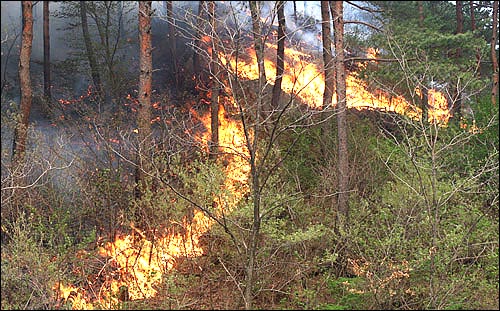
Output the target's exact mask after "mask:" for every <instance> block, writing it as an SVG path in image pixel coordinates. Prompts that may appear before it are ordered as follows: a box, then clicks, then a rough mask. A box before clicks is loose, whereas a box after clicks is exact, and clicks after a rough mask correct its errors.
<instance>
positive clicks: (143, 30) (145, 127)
mask: <svg viewBox="0 0 500 311" xmlns="http://www.w3.org/2000/svg"><path fill="white" fill-rule="evenodd" d="M151 3H152V1H139V44H140V53H139V68H140V73H139V109H138V113H137V129H138V131H139V132H138V139H139V143H138V144H139V146H138V155H137V157H138V160H137V169H136V182H137V185H136V186H137V187H140V186H142V189H140V188H139V189H137V188H136V196H137V197H139V198H140V197H141V194H142V192H143V191H144V190H145V187H146V181H145V174H144V171H146V172H147V171H148V169H149V162H148V161H150V160H149V157H148V154H147V150H148V146H150V139H151V134H152V133H151V84H152V75H153V65H152V55H151V14H152V11H151Z"/></svg>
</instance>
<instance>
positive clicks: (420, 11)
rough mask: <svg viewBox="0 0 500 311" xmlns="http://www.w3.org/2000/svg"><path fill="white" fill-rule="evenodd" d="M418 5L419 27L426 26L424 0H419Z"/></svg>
mask: <svg viewBox="0 0 500 311" xmlns="http://www.w3.org/2000/svg"><path fill="white" fill-rule="evenodd" d="M417 5H418V27H420V28H422V27H424V5H423V1H417Z"/></svg>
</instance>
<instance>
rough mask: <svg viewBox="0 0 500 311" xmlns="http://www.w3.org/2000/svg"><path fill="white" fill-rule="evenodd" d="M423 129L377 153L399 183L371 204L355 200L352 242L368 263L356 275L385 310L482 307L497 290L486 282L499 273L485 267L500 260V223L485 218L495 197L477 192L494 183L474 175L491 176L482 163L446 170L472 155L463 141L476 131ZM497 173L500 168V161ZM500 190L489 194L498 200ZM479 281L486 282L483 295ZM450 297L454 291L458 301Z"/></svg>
mask: <svg viewBox="0 0 500 311" xmlns="http://www.w3.org/2000/svg"><path fill="white" fill-rule="evenodd" d="M421 130H422V131H423V132H421V134H420V135H413V136H406V137H405V138H404V139H403V140H402V141H395V142H394V143H391V142H390V140H380V143H379V144H378V150H377V152H379V154H380V156H381V157H382V158H383V159H385V160H386V163H387V165H388V169H390V171H391V174H393V175H394V177H395V178H394V179H393V180H391V181H388V182H386V183H385V184H383V185H381V186H380V187H379V189H378V190H377V191H376V192H375V193H374V195H373V196H371V197H370V199H369V200H364V199H363V198H357V197H353V198H352V200H351V202H352V205H351V208H352V220H351V226H350V228H349V232H348V237H347V238H348V239H349V240H350V248H351V249H352V250H355V251H356V257H357V258H360V259H361V261H360V262H359V263H355V264H354V270H355V272H356V274H357V275H359V276H361V277H362V278H364V280H365V284H366V287H365V289H366V290H367V296H366V297H365V298H366V299H367V300H368V301H371V302H370V303H371V304H374V305H376V306H377V307H378V308H382V309H384V308H399V307H402V306H403V304H413V305H415V306H420V307H421V308H428V307H429V306H430V304H432V303H434V304H437V305H436V306H438V307H439V308H447V307H450V306H457V305H458V304H459V305H461V306H462V307H463V308H477V301H476V300H475V299H471V297H474V296H476V295H482V291H487V292H490V293H493V292H494V288H495V285H494V282H491V281H487V280H492V279H493V278H496V277H498V269H497V268H493V269H491V270H490V271H491V275H490V272H488V273H485V270H484V268H483V267H484V266H489V267H492V266H493V267H494V266H495V265H496V264H494V263H493V262H492V261H490V259H489V258H495V257H497V256H498V243H497V241H498V230H497V229H493V228H497V227H498V219H497V218H493V217H489V216H488V214H487V213H485V209H484V205H485V203H486V204H488V203H487V197H488V195H485V194H480V195H478V193H479V192H478V191H479V189H483V190H484V189H485V188H484V186H485V185H488V184H489V183H491V182H492V180H490V179H487V181H488V182H486V183H484V180H483V181H481V178H471V177H472V176H475V175H477V174H478V173H479V174H482V175H484V173H485V172H484V171H482V172H481V171H480V170H479V171H478V170H477V169H473V167H474V166H475V165H477V164H478V162H475V161H471V162H472V163H475V164H473V165H461V166H460V165H459V166H456V167H455V171H454V172H452V173H450V172H448V171H447V170H446V169H443V168H445V167H447V165H446V163H447V161H449V159H450V157H457V156H463V155H464V154H466V153H468V152H469V148H465V145H468V144H467V142H468V140H460V139H458V137H468V136H466V135H469V134H460V133H458V132H457V131H455V130H454V129H452V128H450V129H440V130H439V131H437V132H436V129H434V130H433V129H432V127H430V128H422V129H421ZM407 133H408V132H407ZM416 133H417V132H416ZM462 133H463V131H462ZM431 134H432V135H438V137H439V139H437V140H435V142H436V144H435V145H432V144H426V143H425V141H424V135H426V136H428V137H429V135H431ZM469 138H470V137H469ZM457 141H460V143H457ZM462 143H463V144H464V145H462ZM436 150H439V152H436ZM454 154H455V155H454ZM456 154H460V155H456ZM388 155H389V156H388ZM436 155H437V156H436ZM488 157H489V155H487V158H488ZM480 161H482V160H480ZM495 165H496V166H495ZM481 167H483V166H481ZM490 168H491V169H494V170H497V171H498V162H497V163H496V164H494V163H491V166H490ZM483 177H484V176H483ZM486 189H489V186H488V188H486ZM497 191H498V190H494V191H493V190H488V191H486V192H488V193H489V194H490V195H493V196H494V195H495V193H497ZM479 279H482V280H484V282H481V283H482V284H483V286H481V288H482V289H481V290H478V288H477V284H478V281H477V280H479ZM437 280H439V281H437ZM429 282H434V285H433V288H432V289H431V288H429V287H428V286H427V285H425V284H428V283H429ZM447 293H454V294H453V298H451V297H449V296H448V294H447ZM484 306H489V307H491V306H493V307H494V306H495V302H494V301H491V299H488V300H487V302H486V301H484V304H483V307H484Z"/></svg>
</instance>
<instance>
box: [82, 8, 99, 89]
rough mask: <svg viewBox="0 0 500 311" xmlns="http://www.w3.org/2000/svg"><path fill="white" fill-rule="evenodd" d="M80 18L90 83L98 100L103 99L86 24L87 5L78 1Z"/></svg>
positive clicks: (97, 68)
mask: <svg viewBox="0 0 500 311" xmlns="http://www.w3.org/2000/svg"><path fill="white" fill-rule="evenodd" d="M80 17H81V19H82V32H83V41H84V42H85V48H86V50H87V57H88V59H89V65H90V72H91V75H92V81H93V82H94V87H95V90H96V94H97V96H98V98H99V99H102V98H104V97H103V95H104V92H103V87H102V82H101V76H100V74H99V67H98V65H97V61H96V58H95V55H94V48H93V47H92V41H91V39H90V32H89V25H88V22H87V4H86V2H85V1H80Z"/></svg>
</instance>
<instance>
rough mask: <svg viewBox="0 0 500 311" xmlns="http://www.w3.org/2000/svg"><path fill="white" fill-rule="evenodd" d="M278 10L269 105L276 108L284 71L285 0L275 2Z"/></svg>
mask: <svg viewBox="0 0 500 311" xmlns="http://www.w3.org/2000/svg"><path fill="white" fill-rule="evenodd" d="M276 6H277V10H278V50H277V51H276V79H275V81H274V87H273V97H272V100H271V107H272V108H273V109H276V108H277V107H278V106H279V101H280V98H281V82H282V81H283V72H284V71H285V10H284V8H285V1H278V2H277V3H276Z"/></svg>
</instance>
